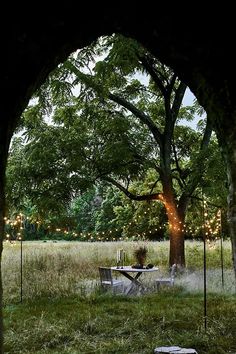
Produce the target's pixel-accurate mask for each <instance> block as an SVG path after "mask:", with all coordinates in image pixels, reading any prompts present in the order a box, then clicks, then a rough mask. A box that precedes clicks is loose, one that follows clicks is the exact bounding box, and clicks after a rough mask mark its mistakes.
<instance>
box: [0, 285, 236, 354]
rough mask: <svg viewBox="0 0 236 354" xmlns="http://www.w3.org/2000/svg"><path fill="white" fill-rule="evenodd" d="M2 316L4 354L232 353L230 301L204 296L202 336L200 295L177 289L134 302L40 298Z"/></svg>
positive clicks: (235, 312)
mask: <svg viewBox="0 0 236 354" xmlns="http://www.w3.org/2000/svg"><path fill="white" fill-rule="evenodd" d="M4 313H5V326H6V330H5V352H6V353H77V354H78V353H79V354H80V353H81V354H82V353H104V354H107V353H114V354H118V353H124V354H128V353H130V354H131V353H135V354H137V353H138V354H139V353H140V354H141V353H142V354H145V353H153V350H154V348H155V347H157V346H169V345H179V346H183V347H191V348H195V349H196V350H197V351H198V353H199V354H200V353H201V354H204V353H212V354H213V353H214V354H216V353H219V354H220V353H230V352H231V353H233V352H236V342H235V336H236V323H235V321H234V320H233V319H234V318H235V316H236V304H235V297H233V296H222V295H221V296H220V295H215V294H214V295H213V294H211V295H209V297H208V302H207V315H208V317H207V330H206V331H205V329H204V319H203V314H204V312H203V298H202V295H201V294H190V293H186V292H183V291H182V290H181V289H180V288H175V289H174V290H173V289H171V290H163V291H162V292H160V293H155V294H150V295H146V296H142V297H136V298H135V297H125V296H115V297H114V296H110V295H103V294H99V293H93V294H90V295H89V296H85V297H71V298H67V299H65V298H61V299H59V298H58V299H56V300H53V299H43V298H42V299H38V300H35V301H31V302H25V303H23V304H18V305H14V306H10V305H9V306H6V307H5V310H4ZM230 319H232V320H230Z"/></svg>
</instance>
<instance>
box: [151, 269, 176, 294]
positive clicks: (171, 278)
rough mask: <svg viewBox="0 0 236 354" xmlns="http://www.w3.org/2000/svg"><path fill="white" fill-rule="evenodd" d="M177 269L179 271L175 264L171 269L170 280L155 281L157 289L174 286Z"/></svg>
mask: <svg viewBox="0 0 236 354" xmlns="http://www.w3.org/2000/svg"><path fill="white" fill-rule="evenodd" d="M176 269H177V265H176V264H173V265H172V266H171V268H170V277H169V278H158V279H156V280H155V281H156V286H157V289H159V288H160V285H169V286H173V285H174V282H175V276H176Z"/></svg>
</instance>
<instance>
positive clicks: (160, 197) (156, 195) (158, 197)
mask: <svg viewBox="0 0 236 354" xmlns="http://www.w3.org/2000/svg"><path fill="white" fill-rule="evenodd" d="M101 179H103V180H104V181H107V182H109V183H111V184H113V185H114V186H115V187H117V188H118V189H119V190H120V191H122V192H123V193H124V194H125V195H126V196H127V197H128V198H129V199H131V200H136V201H142V200H160V201H163V193H153V194H144V195H135V194H133V193H131V192H129V191H128V189H126V188H125V187H124V186H122V184H120V183H119V182H117V181H116V180H114V179H113V178H111V177H101Z"/></svg>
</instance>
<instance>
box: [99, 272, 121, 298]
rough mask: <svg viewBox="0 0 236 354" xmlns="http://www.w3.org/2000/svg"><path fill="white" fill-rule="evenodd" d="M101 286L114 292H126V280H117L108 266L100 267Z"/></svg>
mask: <svg viewBox="0 0 236 354" xmlns="http://www.w3.org/2000/svg"><path fill="white" fill-rule="evenodd" d="M98 269H99V275H100V281H101V287H102V288H103V289H104V290H106V291H107V290H111V291H112V292H113V293H117V292H122V293H123V292H124V282H123V281H122V280H115V279H113V276H112V270H111V268H108V267H98Z"/></svg>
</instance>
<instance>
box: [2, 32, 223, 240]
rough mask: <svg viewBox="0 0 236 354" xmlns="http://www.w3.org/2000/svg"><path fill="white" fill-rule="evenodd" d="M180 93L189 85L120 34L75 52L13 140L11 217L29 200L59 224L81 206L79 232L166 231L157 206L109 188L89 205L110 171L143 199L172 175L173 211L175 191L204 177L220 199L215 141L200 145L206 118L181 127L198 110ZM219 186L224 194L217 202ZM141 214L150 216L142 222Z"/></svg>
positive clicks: (189, 189) (181, 192) (158, 234)
mask: <svg viewBox="0 0 236 354" xmlns="http://www.w3.org/2000/svg"><path fill="white" fill-rule="evenodd" d="M91 63H92V64H91ZM92 65H93V67H92ZM140 74H142V76H141V75H140ZM181 90H182V91H183V92H184V90H185V86H184V85H183V84H182V83H181V82H180V81H179V79H178V78H177V77H176V75H175V73H173V71H172V70H171V69H169V68H167V67H166V66H165V65H163V64H161V63H160V62H158V61H157V59H156V58H154V57H153V56H152V55H151V54H150V53H149V52H148V51H147V50H146V49H145V48H143V47H141V46H140V45H139V44H138V43H137V42H136V41H134V40H131V39H128V38H124V37H122V36H120V35H113V36H111V37H103V38H100V39H99V40H98V41H97V42H95V43H92V44H91V45H90V46H89V47H87V48H84V49H83V50H80V51H78V52H77V53H74V54H73V55H71V57H70V58H68V60H67V61H66V62H65V63H63V64H61V65H60V66H59V67H58V68H57V69H56V70H55V71H54V72H53V73H52V75H50V76H49V77H48V80H47V81H46V82H45V84H44V85H43V86H42V87H41V88H40V89H39V90H38V92H37V95H36V97H35V100H34V101H33V102H32V103H31V105H30V106H29V107H28V108H27V109H26V111H25V112H24V114H23V117H22V121H21V125H20V127H22V128H23V129H24V131H23V136H22V137H21V138H16V139H15V140H14V141H13V142H12V146H11V150H10V155H9V161H8V170H7V202H8V209H9V213H10V214H12V213H14V212H15V210H21V211H22V212H23V211H24V209H25V204H26V202H27V201H29V200H30V203H31V205H32V206H33V207H35V209H36V210H37V212H35V218H36V214H37V218H44V219H45V218H46V219H47V220H48V221H50V222H52V224H54V225H55V224H60V223H61V222H60V220H62V219H63V218H65V219H66V218H69V217H70V216H71V213H72V214H73V215H74V211H75V210H73V208H74V206H75V204H76V203H77V207H76V208H77V220H78V226H77V229H78V231H79V232H84V231H85V232H92V231H94V232H97V231H101V232H106V231H108V230H109V229H110V228H113V229H114V230H115V229H119V232H118V233H117V235H116V237H118V236H122V237H126V236H128V237H130V236H131V235H132V236H135V235H138V234H139V233H144V232H145V230H147V229H148V228H150V226H152V227H153V229H155V230H156V231H155V233H154V235H152V234H150V235H148V236H149V237H151V238H152V237H153V238H163V237H165V235H166V230H165V229H164V228H162V226H163V224H164V223H165V222H166V221H167V220H166V214H165V212H164V209H163V208H162V207H161V206H160V205H159V204H158V203H157V206H156V207H152V208H151V210H152V211H151V212H150V210H148V208H149V204H148V203H149V202H146V203H143V202H140V203H137V202H136V204H135V202H134V201H131V202H128V201H127V199H126V197H125V198H122V197H121V196H120V194H119V193H117V194H115V192H114V190H112V189H110V190H109V189H106V191H105V192H104V193H101V196H100V197H101V203H100V204H99V205H97V206H95V205H93V198H94V197H95V194H94V189H93V187H92V186H94V185H96V186H101V181H104V180H106V181H107V179H106V178H107V177H109V178H110V182H111V179H112V180H113V181H115V182H118V184H120V185H121V186H122V187H123V188H124V189H125V190H127V191H129V192H132V193H133V194H134V195H147V196H148V195H149V194H151V193H159V192H162V191H163V185H164V184H165V183H166V182H165V181H167V180H168V181H169V182H168V183H169V186H168V190H169V191H171V193H172V197H173V200H174V202H175V203H176V207H178V206H179V204H178V203H179V201H181V196H184V197H186V196H187V195H188V196H190V197H191V196H192V195H193V192H194V190H196V193H197V194H198V193H199V191H200V189H197V188H199V187H202V186H203V181H204V193H205V194H207V196H208V197H209V199H211V200H214V202H217V203H219V202H220V204H221V205H224V203H225V192H224V190H225V189H224V188H223V187H224V183H225V182H224V179H225V175H224V170H223V169H222V168H221V166H222V165H221V162H220V158H219V155H220V154H219V151H218V147H217V143H216V141H215V140H214V141H212V143H211V146H210V147H209V148H208V149H204V150H201V148H200V146H201V140H202V136H203V133H204V129H205V125H206V123H205V120H203V122H202V124H201V127H199V131H197V132H196V131H194V130H193V129H190V128H189V127H184V126H182V125H180V123H181V119H186V120H189V121H191V119H193V117H194V114H195V112H196V111H198V112H199V109H200V108H199V106H198V105H197V103H195V104H194V106H192V107H183V106H182V105H181V102H182V98H183V97H182V96H181V95H182V94H181V92H182V91H181ZM199 113H202V112H199ZM175 123H176V124H175ZM20 127H19V129H20ZM172 132H173V134H172ZM163 146H165V148H163ZM166 154H167V155H166ZM215 159H218V160H217V164H215V163H214V161H215ZM203 162H204V163H203ZM217 174H220V180H219V179H218V180H217ZM212 180H214V187H216V186H217V187H216V188H215V193H214V190H213V189H211V191H210V182H211V181H212ZM102 183H103V182H102ZM99 188H100V187H98V189H99ZM101 188H102V187H101ZM165 189H167V188H165ZM218 191H223V193H222V198H221V200H218V201H217V200H216V199H217V198H218V197H217V194H218ZM96 193H97V192H96ZM99 193H100V192H98V195H99ZM106 193H107V195H106ZM90 198H91V199H90ZM218 199H219V198H218ZM122 208H123V209H122ZM145 213H146V214H145ZM147 213H148V214H150V213H152V215H151V216H150V217H149V218H148V219H147V218H146V215H147ZM154 213H156V220H155V216H154ZM55 215H56V216H57V217H55ZM140 215H144V217H142V216H141V217H140ZM55 218H57V222H56V220H55ZM157 218H158V220H157ZM192 219H193V220H194V218H192ZM189 222H190V220H189ZM67 223H68V222H67ZM71 223H72V221H71V222H69V225H71Z"/></svg>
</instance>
